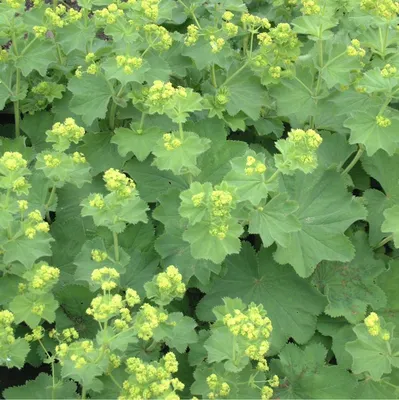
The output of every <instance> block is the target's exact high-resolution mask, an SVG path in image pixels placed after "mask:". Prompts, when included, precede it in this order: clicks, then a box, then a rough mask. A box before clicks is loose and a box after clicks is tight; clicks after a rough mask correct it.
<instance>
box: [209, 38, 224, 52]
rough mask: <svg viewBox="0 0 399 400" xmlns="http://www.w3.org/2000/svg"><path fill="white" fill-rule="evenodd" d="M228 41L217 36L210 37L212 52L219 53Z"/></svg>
mask: <svg viewBox="0 0 399 400" xmlns="http://www.w3.org/2000/svg"><path fill="white" fill-rule="evenodd" d="M225 43H226V41H225V40H224V39H223V38H217V37H216V36H215V35H211V36H209V44H210V45H211V51H212V53H219V52H220V51H221V50H222V49H223V47H224V45H225Z"/></svg>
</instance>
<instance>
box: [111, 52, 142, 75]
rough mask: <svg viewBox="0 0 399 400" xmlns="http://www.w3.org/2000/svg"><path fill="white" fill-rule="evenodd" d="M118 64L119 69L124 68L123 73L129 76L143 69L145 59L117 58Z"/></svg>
mask: <svg viewBox="0 0 399 400" xmlns="http://www.w3.org/2000/svg"><path fill="white" fill-rule="evenodd" d="M116 64H117V66H118V67H119V68H122V67H123V72H124V73H125V74H127V75H129V74H132V73H133V72H134V71H136V70H138V69H139V68H141V66H142V65H143V59H142V58H140V57H126V56H116Z"/></svg>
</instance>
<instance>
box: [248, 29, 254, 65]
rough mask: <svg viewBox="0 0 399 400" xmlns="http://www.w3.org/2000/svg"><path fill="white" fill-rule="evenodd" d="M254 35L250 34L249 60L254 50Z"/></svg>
mask: <svg viewBox="0 0 399 400" xmlns="http://www.w3.org/2000/svg"><path fill="white" fill-rule="evenodd" d="M254 34H255V32H253V31H252V32H251V42H250V45H249V58H251V57H252V51H253V48H254Z"/></svg>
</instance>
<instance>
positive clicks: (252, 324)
mask: <svg viewBox="0 0 399 400" xmlns="http://www.w3.org/2000/svg"><path fill="white" fill-rule="evenodd" d="M223 323H224V324H225V325H226V326H227V327H228V328H229V330H230V332H231V333H232V334H233V335H234V336H241V337H243V338H245V339H246V340H247V348H246V349H245V354H246V355H247V356H248V357H249V358H251V359H252V360H257V361H258V366H257V368H258V369H259V370H262V371H266V370H268V366H267V363H266V359H265V355H266V353H267V352H268V350H269V347H270V345H269V341H268V339H269V337H270V334H271V332H272V330H273V328H272V323H271V321H270V319H269V318H268V317H267V316H266V311H265V310H264V309H263V306H262V305H258V306H257V305H255V304H254V303H251V304H250V305H249V306H248V309H247V311H246V312H242V311H240V310H237V309H236V310H234V312H233V313H228V314H226V315H225V316H224V318H223Z"/></svg>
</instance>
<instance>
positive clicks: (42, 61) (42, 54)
mask: <svg viewBox="0 0 399 400" xmlns="http://www.w3.org/2000/svg"><path fill="white" fill-rule="evenodd" d="M30 43H32V44H30ZM30 43H28V44H27V45H26V46H25V48H24V49H22V51H21V55H20V57H18V59H17V61H16V63H15V66H16V67H17V68H20V69H21V72H22V75H23V76H28V75H29V74H30V73H31V72H32V71H37V72H39V74H40V75H41V76H43V77H44V76H46V72H47V69H48V67H49V66H50V64H52V63H54V62H57V53H56V47H55V44H54V43H52V42H51V41H48V40H36V41H35V39H33V40H32V41H31V42H30Z"/></svg>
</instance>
